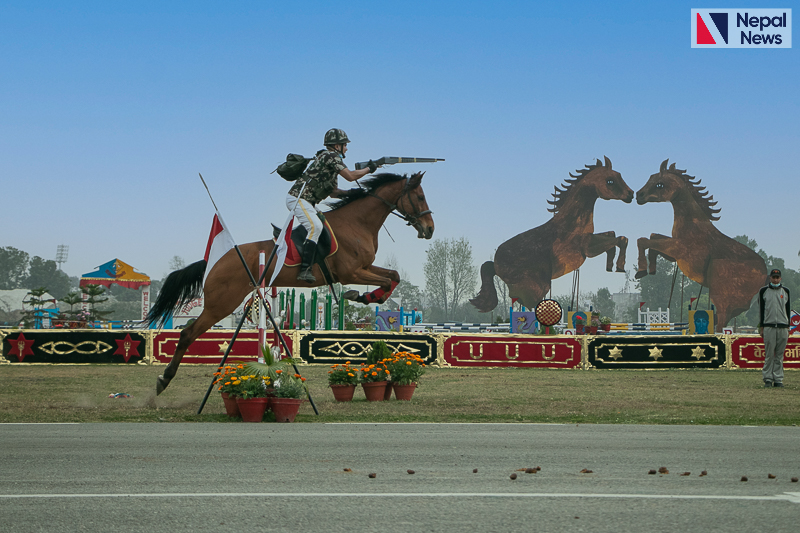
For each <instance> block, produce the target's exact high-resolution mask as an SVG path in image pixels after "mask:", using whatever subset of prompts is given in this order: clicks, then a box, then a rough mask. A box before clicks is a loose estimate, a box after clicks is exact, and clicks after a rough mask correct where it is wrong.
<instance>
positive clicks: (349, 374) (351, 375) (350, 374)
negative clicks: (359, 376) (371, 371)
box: [347, 372, 355, 378]
mask: <svg viewBox="0 0 800 533" xmlns="http://www.w3.org/2000/svg"><path fill="white" fill-rule="evenodd" d="M347 375H348V376H350V377H351V378H354V377H355V375H353V373H352V372H348V373H347Z"/></svg>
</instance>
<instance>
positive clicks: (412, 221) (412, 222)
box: [356, 178, 433, 226]
mask: <svg viewBox="0 0 800 533" xmlns="http://www.w3.org/2000/svg"><path fill="white" fill-rule="evenodd" d="M356 183H358V182H356ZM408 184H409V180H408V178H406V184H405V185H404V186H403V191H402V192H401V193H400V196H399V197H398V198H397V203H395V204H393V203H391V202H390V201H388V200H387V199H386V198H382V197H380V196H378V195H377V194H375V193H373V192H371V191H369V190H367V189H365V188H364V187H361V184H360V183H359V184H358V186H359V187H361V188H362V189H363V190H364V192H365V193H366V194H367V195H369V196H372V197H373V198H377V199H378V200H380V201H381V202H383V203H384V204H386V206H387V207H388V208H389V212H390V213H391V214H393V215H395V216H397V217H400V218H401V219H403V220H404V221H405V222H406V225H407V226H416V225H417V223H418V222H419V219H420V218H422V217H424V216H425V215H429V214H431V213H433V211H432V210H430V209H426V210H425V211H418V210H417V206H416V205H414V201H413V200H412V199H411V189H409V188H408ZM405 196H408V203H410V204H411V207H412V208H413V209H414V214H413V215H409V214H408V213H404V212H402V211H400V210H399V209H398V208H397V206H398V205H399V204H400V201H401V200H402V199H403V198H404V197H405Z"/></svg>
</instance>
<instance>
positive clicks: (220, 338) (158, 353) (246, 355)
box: [153, 329, 297, 364]
mask: <svg viewBox="0 0 800 533" xmlns="http://www.w3.org/2000/svg"><path fill="white" fill-rule="evenodd" d="M180 335H181V332H180V331H179V330H162V331H160V332H159V333H157V334H156V335H155V336H154V339H153V357H154V358H155V361H156V362H158V363H169V362H170V360H171V359H172V356H173V355H175V348H177V346H178V340H179V339H180ZM232 337H233V331H231V330H213V329H212V330H209V331H206V332H205V333H203V334H202V335H200V337H199V338H198V339H197V340H196V341H194V342H193V343H192V345H191V346H189V350H188V351H187V352H186V354H184V356H183V359H181V363H208V364H219V362H220V361H221V360H222V356H223V355H225V350H227V349H228V346H230V343H231V338H232ZM283 338H284V339H285V340H286V345H287V346H288V347H289V350H292V351H293V350H294V347H293V342H292V336H291V335H287V334H286V332H284V333H283ZM276 339H277V337H276V335H275V333H274V332H272V331H268V332H267V341H268V342H269V343H270V344H273V343H274V342H275V340H276ZM260 353H261V352H260V351H259V348H258V331H254V330H250V331H244V330H243V331H240V332H239V336H238V337H236V342H234V343H233V349H232V350H231V353H230V354H228V360H227V362H228V363H232V362H242V361H256V360H257V359H258V356H259V355H260ZM293 355H294V356H295V357H297V354H293Z"/></svg>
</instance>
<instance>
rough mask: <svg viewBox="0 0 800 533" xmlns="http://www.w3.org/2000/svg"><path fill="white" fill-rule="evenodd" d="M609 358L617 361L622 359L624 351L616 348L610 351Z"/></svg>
mask: <svg viewBox="0 0 800 533" xmlns="http://www.w3.org/2000/svg"><path fill="white" fill-rule="evenodd" d="M608 356H609V357H610V358H611V359H613V360H614V361H616V360H617V359H619V358H620V357H622V350H620V349H619V346H614V348H613V349H611V350H609V351H608Z"/></svg>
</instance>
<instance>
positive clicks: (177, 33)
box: [0, 0, 800, 293]
mask: <svg viewBox="0 0 800 533" xmlns="http://www.w3.org/2000/svg"><path fill="white" fill-rule="evenodd" d="M723 4H724V3H723ZM745 4H747V5H748V6H751V7H787V8H791V7H793V4H794V2H777V3H776V2H760V1H755V0H749V1H748V2H745ZM719 5H721V4H720V3H719V2H715V3H714V5H713V6H712V7H714V6H717V7H718V6H719ZM703 7H708V6H707V5H706V4H703V3H698V2H692V3H689V2H680V1H677V2H536V1H524V2H515V1H502V0H499V1H493V2H476V1H463V0H462V1H459V2H436V1H426V2H387V3H380V2H359V1H350V2H302V1H300V2H225V3H223V2H199V1H193V2H133V3H119V2H80V1H76V2H2V3H0V8H1V12H2V17H0V49H2V51H3V53H2V54H1V55H0V94H2V98H0V198H2V203H1V204H0V216H2V232H1V233H0V246H14V247H16V248H19V249H22V250H25V251H27V252H29V253H30V254H33V255H39V256H42V257H44V258H49V259H52V258H54V257H55V252H56V247H57V245H59V244H67V245H69V247H70V253H69V261H68V262H67V263H66V264H65V265H64V270H65V271H66V272H67V273H68V274H70V275H80V274H83V273H86V272H90V271H92V270H94V269H95V267H96V266H98V265H100V264H102V263H105V262H106V261H109V260H110V259H113V258H120V259H122V260H123V261H125V262H127V263H130V264H131V265H133V266H134V267H136V268H137V269H138V270H139V271H142V272H145V273H147V274H149V275H150V276H152V277H154V278H161V277H162V276H164V275H165V274H166V273H167V272H168V263H169V261H170V259H171V258H172V257H173V256H175V255H178V256H180V257H182V258H183V259H184V260H185V261H186V262H187V263H190V262H193V261H195V260H197V259H201V258H202V254H203V252H204V250H205V245H206V240H207V238H208V232H209V229H210V225H211V218H212V216H213V207H212V205H211V203H210V202H209V200H208V197H207V195H206V192H205V190H204V189H203V187H202V184H201V183H200V180H199V178H198V175H197V174H198V172H201V173H202V174H203V176H204V177H205V178H206V180H207V182H208V184H209V187H210V188H211V191H212V194H213V195H214V197H215V200H216V202H217V205H218V206H219V208H220V211H221V212H222V214H223V216H224V217H225V219H226V222H227V224H228V226H229V227H230V229H231V231H232V233H233V236H234V238H235V239H236V240H237V241H238V242H240V243H245V242H249V241H253V240H256V239H259V238H263V237H264V236H265V235H266V234H268V233H269V232H270V229H269V225H270V223H276V224H280V223H282V222H283V220H284V219H285V217H286V208H285V206H284V195H285V193H286V191H287V190H288V188H289V185H288V184H287V183H286V182H284V181H283V180H282V179H280V178H279V177H277V174H272V175H270V174H269V172H270V171H272V170H273V169H274V168H275V167H276V166H277V165H278V164H279V163H280V162H281V161H282V160H283V159H284V158H285V156H286V154H287V153H289V152H295V153H303V154H307V155H310V154H313V153H314V151H315V150H317V149H319V148H321V143H322V137H323V134H324V133H325V131H326V130H327V129H329V128H331V127H339V128H343V129H344V130H345V131H346V132H347V133H348V135H349V136H350V138H351V139H352V144H351V145H350V151H349V152H348V157H347V159H346V162H347V163H348V164H349V166H350V167H351V168H352V165H353V163H355V162H356V161H362V160H365V159H368V158H375V157H379V156H383V155H400V156H418V157H440V158H446V159H447V161H446V162H445V163H439V164H436V165H426V166H424V165H398V166H395V167H390V168H391V169H392V170H394V171H400V172H412V171H415V170H418V169H424V170H427V174H426V176H425V180H424V181H423V185H424V187H425V190H426V194H427V196H428V199H429V203H430V205H431V208H432V209H433V210H434V212H435V214H434V218H435V222H436V234H435V235H434V237H435V238H447V237H461V236H466V237H468V238H469V240H470V241H471V243H472V245H473V252H474V256H475V259H476V263H477V264H480V263H482V262H483V261H484V260H487V259H489V258H490V257H491V255H492V253H493V250H494V249H495V248H496V247H497V246H498V245H499V244H500V243H502V242H503V241H505V240H507V239H509V238H510V237H512V236H514V235H516V234H517V233H520V232H522V231H525V230H527V229H530V228H533V227H535V226H538V225H540V224H542V223H544V222H545V221H546V220H547V219H548V217H549V216H550V215H549V214H548V212H547V211H546V208H547V207H548V205H547V203H546V201H547V200H548V199H550V193H551V192H552V191H553V186H554V185H556V184H560V183H561V182H562V180H563V179H564V178H567V177H568V175H567V173H568V172H570V171H574V170H575V169H578V168H581V167H583V166H584V165H585V164H587V163H591V162H593V161H594V160H595V159H596V158H600V159H602V158H603V156H604V155H607V156H608V157H609V158H610V159H611V160H612V161H613V164H614V168H615V169H616V170H619V171H620V172H621V173H622V176H623V178H624V179H625V180H626V182H627V183H628V185H629V186H630V187H631V188H632V189H633V190H638V189H639V188H640V187H641V186H642V185H644V183H645V182H646V180H647V178H648V177H649V175H650V174H652V173H654V172H656V171H657V170H658V167H659V165H660V163H661V161H662V160H664V159H666V158H670V161H671V162H676V163H677V166H678V168H682V169H687V171H688V173H689V174H692V175H695V176H697V177H699V178H702V180H703V184H704V185H706V186H707V187H708V189H709V191H710V192H711V193H712V194H713V195H714V198H715V199H716V200H718V201H719V204H718V207H721V208H722V212H721V220H720V221H719V222H718V223H717V227H718V228H719V229H720V230H721V231H722V232H723V233H725V234H727V235H729V236H735V235H739V234H747V235H748V236H750V237H751V238H754V239H755V240H756V241H757V242H758V244H759V245H760V246H761V247H762V248H764V249H765V250H766V251H767V252H768V253H769V254H772V255H775V256H780V257H783V258H785V259H786V260H787V264H788V266H790V267H793V268H797V267H798V263H800V258H798V256H797V252H798V249H800V239H798V238H797V230H796V228H795V224H796V220H797V213H798V209H797V205H798V197H797V191H798V187H800V181H798V168H800V161H798V159H799V157H798V152H800V150H798V141H799V140H800V138H799V135H798V132H799V131H800V129H799V126H800V121H799V119H800V112H799V109H798V101H799V99H798V94H799V91H798V90H799V89H800V69H798V67H800V63H799V62H798V56H797V50H796V49H789V50H749V49H739V50H704V49H692V48H691V47H690V12H691V9H692V8H703ZM722 7H738V5H733V4H731V5H729V4H724V6H722ZM345 183H346V182H345V181H344V180H340V186H342V187H344V185H345ZM387 227H388V229H389V231H390V232H391V234H392V236H393V237H394V239H395V241H396V242H392V241H391V240H390V239H389V238H388V236H387V235H386V234H385V233H382V235H381V248H380V251H379V257H378V261H377V262H378V263H379V264H380V263H382V262H383V261H385V260H386V258H387V257H388V256H389V254H392V255H394V256H395V257H396V258H397V259H398V261H399V263H400V267H401V269H402V270H405V271H406V272H407V273H408V274H409V278H410V280H411V281H412V282H413V283H416V284H418V285H421V286H424V283H425V281H424V275H423V271H422V264H423V263H424V261H425V250H426V249H427V246H428V245H429V242H428V241H421V240H417V239H416V237H415V235H416V232H415V231H413V230H411V229H410V228H407V227H405V225H404V224H403V223H402V222H401V221H400V220H399V219H396V218H394V217H392V219H390V221H389V222H388V224H387ZM671 227H672V208H671V206H670V205H669V204H647V205H645V206H638V205H636V204H635V202H634V203H633V204H624V203H622V202H605V201H600V202H598V203H597V206H596V210H595V230H596V231H598V232H600V231H606V230H614V231H616V232H617V233H618V234H622V235H626V236H627V237H628V238H629V239H630V240H631V246H630V248H629V253H628V258H629V260H628V268H629V269H635V257H636V250H635V241H636V238H637V237H641V236H649V234H650V233H651V232H658V233H666V234H668V233H670V230H671ZM604 267H605V260H604V257H600V258H596V259H590V260H588V261H587V262H586V263H585V264H584V266H583V267H582V269H581V280H582V288H584V289H589V290H595V289H596V288H598V287H603V286H605V287H609V288H610V289H611V290H612V292H615V291H617V290H619V289H620V288H621V287H622V285H623V282H624V276H622V275H621V274H609V273H606V272H605V268H604ZM571 279H572V276H571V275H567V276H564V277H563V278H561V279H560V280H558V281H557V282H556V285H555V292H557V293H563V292H568V290H569V287H570V284H571Z"/></svg>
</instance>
